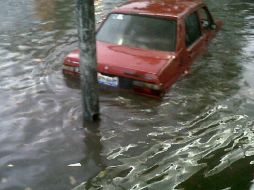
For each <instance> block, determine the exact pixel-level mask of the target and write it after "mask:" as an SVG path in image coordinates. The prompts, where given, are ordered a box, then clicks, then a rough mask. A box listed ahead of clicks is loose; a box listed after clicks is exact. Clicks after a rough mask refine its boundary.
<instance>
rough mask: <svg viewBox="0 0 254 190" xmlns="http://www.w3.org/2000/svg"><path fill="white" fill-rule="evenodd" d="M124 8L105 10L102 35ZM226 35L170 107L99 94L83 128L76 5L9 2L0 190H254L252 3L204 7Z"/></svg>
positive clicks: (1, 15)
mask: <svg viewBox="0 0 254 190" xmlns="http://www.w3.org/2000/svg"><path fill="white" fill-rule="evenodd" d="M121 2H124V0H118V1H112V0H104V1H96V16H97V22H98V23H99V22H100V21H101V20H102V19H103V18H104V17H105V15H106V14H107V13H108V12H109V11H110V10H111V9H112V8H113V7H115V6H116V5H118V4H119V3H121ZM206 2H207V4H208V5H209V8H210V9H211V11H212V13H213V15H214V16H215V17H216V18H221V19H222V20H223V21H224V26H223V29H222V31H221V32H220V33H219V34H218V35H217V37H216V38H215V39H214V40H213V42H212V43H211V44H210V46H209V47H208V50H207V51H206V53H205V54H204V55H203V56H202V57H201V58H199V59H198V60H197V61H196V62H195V64H194V65H193V67H192V72H191V74H190V75H188V76H186V77H183V78H181V79H180V80H179V81H178V82H177V83H176V84H175V85H174V86H173V87H172V89H171V90H170V91H169V92H168V93H167V94H166V95H165V97H163V98H162V99H161V100H153V99H149V98H146V97H141V96H137V95H135V94H131V93H126V92H122V91H119V90H114V89H107V88H102V89H101V90H100V107H101V121H100V122H98V123H96V124H87V123H86V124H85V126H83V124H82V107H81V105H80V102H81V92H80V88H79V83H78V81H77V80H71V79H66V78H64V77H63V75H62V73H61V68H62V62H63V58H64V56H65V55H66V54H67V53H68V52H69V51H71V50H72V49H74V48H75V47H77V37H76V35H77V31H76V23H75V21H76V20H75V14H74V9H75V4H74V2H72V1H68V0H19V1H15V0H6V1H1V2H0V78H1V80H0V92H1V93H0V105H1V109H0V118H1V120H0V144H1V147H0V190H14V189H15V190H31V189H34V190H59V189H61V190H65V189H66V190H68V189H72V188H74V187H76V186H78V185H79V184H80V183H82V182H84V184H83V185H81V186H80V189H85V188H86V189H100V188H101V189H109V190H111V189H128V190H129V189H133V190H134V189H149V190H150V189H151V190H152V189H154V190H157V189H185V190H190V189H195V190H197V189H200V190H203V189H206V190H222V189H224V190H225V189H227V190H228V189H235V190H249V189H252V188H253V187H251V186H252V182H253V178H254V166H253V164H254V142H253V141H254V82H253V81H254V75H253V73H254V32H253V31H254V16H253V15H254V3H253V2H252V0H222V1H220V2H214V1H212V0H206Z"/></svg>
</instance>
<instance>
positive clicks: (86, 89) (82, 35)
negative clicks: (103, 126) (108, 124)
mask: <svg viewBox="0 0 254 190" xmlns="http://www.w3.org/2000/svg"><path fill="white" fill-rule="evenodd" d="M76 12H77V17H78V18H77V20H78V37H79V48H80V80H81V89H82V100H83V115H84V119H85V120H88V121H95V120H97V119H98V118H99V95H98V81H97V70H96V67H97V59H96V39H95V14H94V12H95V11H94V1H93V0H76Z"/></svg>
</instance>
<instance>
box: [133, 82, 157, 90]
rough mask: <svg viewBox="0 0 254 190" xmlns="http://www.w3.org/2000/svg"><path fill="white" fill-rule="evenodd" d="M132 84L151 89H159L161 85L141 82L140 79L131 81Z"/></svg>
mask: <svg viewBox="0 0 254 190" xmlns="http://www.w3.org/2000/svg"><path fill="white" fill-rule="evenodd" d="M133 85H134V86H137V87H142V88H148V89H152V90H161V89H162V86H161V85H158V84H153V83H148V82H142V81H133Z"/></svg>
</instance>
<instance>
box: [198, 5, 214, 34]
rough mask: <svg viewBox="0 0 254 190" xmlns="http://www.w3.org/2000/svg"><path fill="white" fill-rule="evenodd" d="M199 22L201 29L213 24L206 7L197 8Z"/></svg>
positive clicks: (209, 27) (208, 27)
mask: <svg viewBox="0 0 254 190" xmlns="http://www.w3.org/2000/svg"><path fill="white" fill-rule="evenodd" d="M198 15H199V19H200V24H201V27H202V28H203V29H206V30H207V29H212V25H213V24H214V22H213V19H212V16H211V14H210V13H209V11H208V9H207V8H206V7H202V8H200V9H199V10H198Z"/></svg>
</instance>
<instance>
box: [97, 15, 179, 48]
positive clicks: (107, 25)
mask: <svg viewBox="0 0 254 190" xmlns="http://www.w3.org/2000/svg"><path fill="white" fill-rule="evenodd" d="M97 40H99V41H103V42H108V43H112V44H117V45H126V46H131V47H137V48H143V49H152V50H160V51H175V48H176V20H168V19H162V18H156V17H150V16H140V15H126V14H111V15H110V16H109V17H108V18H107V20H106V21H105V22H104V24H103V25H102V27H101V28H100V30H99V31H98V33H97Z"/></svg>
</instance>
